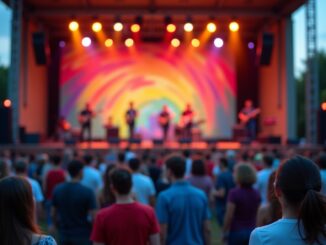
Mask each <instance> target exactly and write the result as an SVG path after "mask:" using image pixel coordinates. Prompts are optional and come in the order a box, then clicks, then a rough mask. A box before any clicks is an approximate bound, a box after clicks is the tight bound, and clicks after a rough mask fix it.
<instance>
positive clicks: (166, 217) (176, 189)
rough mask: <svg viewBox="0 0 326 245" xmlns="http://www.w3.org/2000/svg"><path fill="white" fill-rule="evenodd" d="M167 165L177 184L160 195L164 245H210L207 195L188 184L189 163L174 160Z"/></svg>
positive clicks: (170, 159)
mask: <svg viewBox="0 0 326 245" xmlns="http://www.w3.org/2000/svg"><path fill="white" fill-rule="evenodd" d="M165 164H166V168H167V176H168V178H169V179H170V180H171V181H172V183H173V184H172V186H171V187H170V188H169V189H167V190H165V191H163V192H161V193H160V194H159V196H158V200H157V203H156V214H157V217H158V220H159V223H160V225H161V236H162V237H161V239H162V244H169V245H179V244H194V245H197V244H198V245H202V244H206V245H207V244H210V229H209V210H208V202H207V197H206V195H205V193H204V192H203V191H202V190H200V189H198V188H195V187H193V186H191V185H190V183H188V182H186V181H185V180H184V174H185V170H186V163H185V160H184V159H183V158H182V157H180V156H171V157H170V158H168V159H167V161H166V163H165Z"/></svg>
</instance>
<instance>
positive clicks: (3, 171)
mask: <svg viewBox="0 0 326 245" xmlns="http://www.w3.org/2000/svg"><path fill="white" fill-rule="evenodd" d="M8 175H9V168H8V164H7V163H6V161H5V160H2V159H0V179H3V178H4V177H7V176H8Z"/></svg>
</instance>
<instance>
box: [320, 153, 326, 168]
mask: <svg viewBox="0 0 326 245" xmlns="http://www.w3.org/2000/svg"><path fill="white" fill-rule="evenodd" d="M318 164H319V167H320V168H321V169H326V153H323V154H321V155H320V156H319V157H318Z"/></svg>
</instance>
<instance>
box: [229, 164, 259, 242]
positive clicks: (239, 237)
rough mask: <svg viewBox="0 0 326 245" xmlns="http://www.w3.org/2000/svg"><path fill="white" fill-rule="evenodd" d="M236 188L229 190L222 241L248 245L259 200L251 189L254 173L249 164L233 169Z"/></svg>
mask: <svg viewBox="0 0 326 245" xmlns="http://www.w3.org/2000/svg"><path fill="white" fill-rule="evenodd" d="M235 182H236V185H237V186H236V187H235V188H233V189H232V190H230V192H229V195H228V201H227V206H226V213H225V218H224V225H223V239H224V240H227V242H228V244H229V245H241V244H248V242H249V237H250V233H251V232H252V230H253V229H254V228H255V226H256V215H257V210H258V207H259V204H260V202H261V198H260V195H259V192H258V191H257V190H256V189H254V188H253V184H254V183H255V182H256V171H255V169H254V168H253V166H252V165H250V164H238V165H236V167H235Z"/></svg>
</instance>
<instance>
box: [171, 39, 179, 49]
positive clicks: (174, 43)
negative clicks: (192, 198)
mask: <svg viewBox="0 0 326 245" xmlns="http://www.w3.org/2000/svg"><path fill="white" fill-rule="evenodd" d="M171 45H172V46H173V47H175V48H177V47H179V46H180V40H179V39H177V38H173V39H172V40H171Z"/></svg>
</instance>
